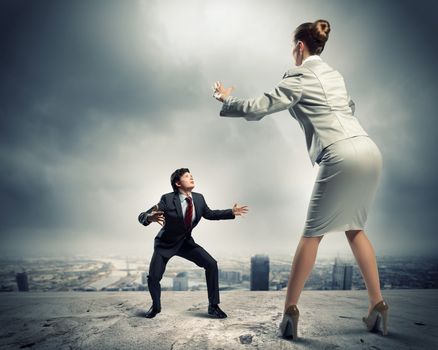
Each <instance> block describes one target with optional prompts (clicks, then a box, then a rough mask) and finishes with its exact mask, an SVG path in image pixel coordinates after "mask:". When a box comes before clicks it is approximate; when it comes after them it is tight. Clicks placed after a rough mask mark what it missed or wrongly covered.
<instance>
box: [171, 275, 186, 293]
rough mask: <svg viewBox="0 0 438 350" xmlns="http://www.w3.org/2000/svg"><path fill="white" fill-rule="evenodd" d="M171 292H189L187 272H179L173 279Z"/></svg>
mask: <svg viewBox="0 0 438 350" xmlns="http://www.w3.org/2000/svg"><path fill="white" fill-rule="evenodd" d="M173 290H178V291H185V290H189V277H188V275H187V272H179V273H178V274H177V275H176V276H175V277H174V278H173Z"/></svg>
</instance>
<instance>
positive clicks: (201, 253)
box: [148, 243, 220, 308]
mask: <svg viewBox="0 0 438 350" xmlns="http://www.w3.org/2000/svg"><path fill="white" fill-rule="evenodd" d="M175 255H177V256H180V257H182V258H185V259H187V260H190V261H193V262H194V263H195V264H196V265H198V266H199V267H203V268H204V269H205V278H206V281H207V291H208V301H209V302H210V303H211V304H219V302H220V301H219V276H218V275H219V272H218V267H217V261H216V260H215V259H214V258H213V257H212V256H211V255H210V254H209V253H208V252H207V251H206V250H205V249H204V248H202V247H200V246H197V247H193V246H190V245H188V244H185V243H184V244H183V245H182V246H181V248H180V249H179V250H178V251H177V252H176V254H175ZM169 260H170V258H166V257H164V256H162V255H161V254H160V252H159V250H157V249H155V250H154V254H153V255H152V259H151V263H150V265H149V275H148V288H149V293H150V294H151V298H152V302H153V305H154V307H157V308H161V285H160V281H161V279H162V278H163V274H164V271H165V269H166V265H167V263H168V261H169Z"/></svg>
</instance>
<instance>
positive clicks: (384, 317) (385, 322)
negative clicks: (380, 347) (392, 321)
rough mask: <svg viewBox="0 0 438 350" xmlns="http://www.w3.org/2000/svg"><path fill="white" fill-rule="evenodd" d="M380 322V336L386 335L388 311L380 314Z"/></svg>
mask: <svg viewBox="0 0 438 350" xmlns="http://www.w3.org/2000/svg"><path fill="white" fill-rule="evenodd" d="M380 315H381V316H382V317H381V320H382V321H381V322H382V334H383V335H388V310H383V311H381V312H380Z"/></svg>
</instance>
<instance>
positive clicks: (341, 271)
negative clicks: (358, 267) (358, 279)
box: [332, 258, 353, 290]
mask: <svg viewBox="0 0 438 350" xmlns="http://www.w3.org/2000/svg"><path fill="white" fill-rule="evenodd" d="M352 284H353V265H351V264H347V263H343V262H341V260H340V259H339V258H335V264H334V265H333V279H332V289H343V290H349V289H351V286H352Z"/></svg>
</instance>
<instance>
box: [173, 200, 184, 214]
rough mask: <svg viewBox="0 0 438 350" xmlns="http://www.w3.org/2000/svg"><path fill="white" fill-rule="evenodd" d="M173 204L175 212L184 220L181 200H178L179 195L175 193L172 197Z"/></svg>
mask: <svg viewBox="0 0 438 350" xmlns="http://www.w3.org/2000/svg"><path fill="white" fill-rule="evenodd" d="M173 204H174V205H175V208H176V212H177V213H178V216H179V217H181V218H182V219H183V220H184V218H183V215H182V207H181V202H180V200H179V195H178V194H177V193H176V194H175V196H174V197H173Z"/></svg>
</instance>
